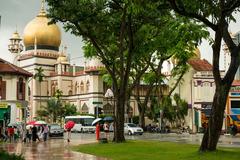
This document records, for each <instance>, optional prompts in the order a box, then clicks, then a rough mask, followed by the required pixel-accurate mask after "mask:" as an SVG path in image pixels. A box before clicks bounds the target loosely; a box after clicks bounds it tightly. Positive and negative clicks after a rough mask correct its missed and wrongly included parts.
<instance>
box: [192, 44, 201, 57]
mask: <svg viewBox="0 0 240 160" xmlns="http://www.w3.org/2000/svg"><path fill="white" fill-rule="evenodd" d="M192 58H195V59H201V52H200V50H199V48H198V47H196V49H195V51H194V56H193V57H192Z"/></svg>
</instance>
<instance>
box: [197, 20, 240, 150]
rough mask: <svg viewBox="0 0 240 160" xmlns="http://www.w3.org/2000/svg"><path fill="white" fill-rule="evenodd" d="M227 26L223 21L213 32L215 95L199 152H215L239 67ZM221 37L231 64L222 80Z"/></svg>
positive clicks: (235, 48)
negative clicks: (230, 92) (228, 97)
mask: <svg viewBox="0 0 240 160" xmlns="http://www.w3.org/2000/svg"><path fill="white" fill-rule="evenodd" d="M227 28H228V25H226V22H225V21H223V23H222V24H219V26H218V30H217V31H216V32H215V42H214V44H213V47H212V48H213V75H214V80H215V84H216V89H215V95H214V98H213V105H212V112H211V115H210V119H209V125H208V128H207V130H206V132H205V133H204V136H203V139H202V144H201V146H200V148H199V150H200V151H215V150H216V147H217V143H218V140H219V137H220V135H221V131H222V125H223V118H224V110H225V107H226V100H227V96H228V93H229V90H230V88H231V85H232V82H233V80H234V77H235V74H236V72H237V69H238V67H239V64H240V61H239V58H240V57H239V50H240V49H239V47H237V46H236V45H235V44H234V43H233V41H232V38H231V36H230V34H229V32H228V30H227ZM222 36H223V38H224V41H225V43H226V44H227V46H228V48H229V51H230V53H231V62H230V66H229V68H228V70H227V73H226V75H225V76H224V78H221V76H220V72H219V57H220V48H221V40H222Z"/></svg>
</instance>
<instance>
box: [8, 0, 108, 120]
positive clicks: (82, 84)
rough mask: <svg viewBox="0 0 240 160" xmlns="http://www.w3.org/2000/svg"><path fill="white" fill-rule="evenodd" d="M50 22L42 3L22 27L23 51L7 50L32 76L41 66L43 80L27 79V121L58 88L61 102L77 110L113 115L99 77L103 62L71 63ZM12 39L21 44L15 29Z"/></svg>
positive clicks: (56, 30)
mask: <svg viewBox="0 0 240 160" xmlns="http://www.w3.org/2000/svg"><path fill="white" fill-rule="evenodd" d="M49 21H50V20H49V19H48V18H47V16H46V12H45V10H44V6H43V4H42V7H41V10H40V12H39V13H38V15H37V16H36V17H35V18H34V19H33V20H31V21H30V22H29V23H28V24H27V25H26V27H25V29H24V33H23V39H22V40H23V44H24V47H21V48H24V50H23V51H21V50H22V49H20V50H17V51H11V50H10V51H11V52H12V53H14V54H15V55H16V59H17V61H16V62H15V63H16V65H17V66H19V67H20V68H22V69H24V70H26V71H28V72H30V73H31V74H32V75H35V74H36V73H37V71H36V68H39V67H41V68H42V69H43V74H44V75H45V76H44V79H43V81H42V82H39V81H37V80H35V79H34V78H31V79H30V80H29V82H28V86H29V88H28V89H29V91H28V97H29V99H28V106H29V107H28V112H29V115H30V117H29V120H33V119H34V118H36V117H37V115H36V111H37V110H39V109H40V108H41V106H46V105H47V100H48V99H49V97H51V96H53V95H54V93H55V92H56V90H57V89H59V90H61V91H62V92H63V97H62V99H63V101H64V102H69V103H71V104H74V105H75V106H77V111H78V112H80V113H87V114H96V112H99V111H100V110H101V109H103V111H104V113H105V114H112V113H113V107H112V106H113V105H111V104H112V103H111V102H110V101H108V99H107V98H105V97H104V95H105V92H106V90H107V89H108V88H106V86H105V85H104V83H103V81H102V78H101V76H100V70H101V69H102V68H103V67H104V66H103V64H102V63H101V62H100V61H99V60H98V59H91V60H89V62H88V63H87V64H86V65H85V66H76V65H71V64H70V63H69V60H68V58H67V56H66V54H67V53H66V47H64V49H60V45H61V31H60V29H59V27H58V26H57V25H56V24H51V25H48V22H49ZM11 40H12V41H18V42H19V44H20V41H21V38H20V36H19V34H18V33H17V32H15V33H14V34H13V36H12V37H11V39H10V41H11ZM12 41H11V42H12ZM19 46H20V45H19Z"/></svg>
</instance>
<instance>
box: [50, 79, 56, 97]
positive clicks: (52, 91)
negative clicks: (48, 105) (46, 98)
mask: <svg viewBox="0 0 240 160" xmlns="http://www.w3.org/2000/svg"><path fill="white" fill-rule="evenodd" d="M55 92H56V84H55V83H54V82H53V83H52V86H51V96H54V94H55Z"/></svg>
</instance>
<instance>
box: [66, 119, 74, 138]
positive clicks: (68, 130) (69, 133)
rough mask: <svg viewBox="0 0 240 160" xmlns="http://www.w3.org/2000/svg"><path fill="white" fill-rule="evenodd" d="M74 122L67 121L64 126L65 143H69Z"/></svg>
mask: <svg viewBox="0 0 240 160" xmlns="http://www.w3.org/2000/svg"><path fill="white" fill-rule="evenodd" d="M74 125H75V122H73V121H67V123H66V124H65V129H66V130H67V141H68V142H70V139H71V130H72V128H73V127H74Z"/></svg>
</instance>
